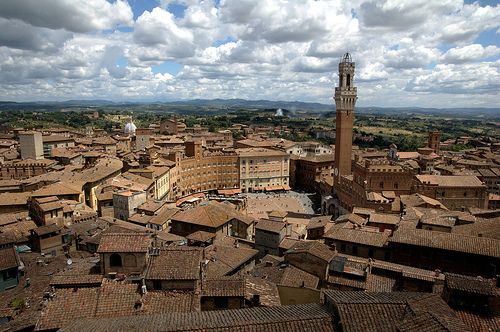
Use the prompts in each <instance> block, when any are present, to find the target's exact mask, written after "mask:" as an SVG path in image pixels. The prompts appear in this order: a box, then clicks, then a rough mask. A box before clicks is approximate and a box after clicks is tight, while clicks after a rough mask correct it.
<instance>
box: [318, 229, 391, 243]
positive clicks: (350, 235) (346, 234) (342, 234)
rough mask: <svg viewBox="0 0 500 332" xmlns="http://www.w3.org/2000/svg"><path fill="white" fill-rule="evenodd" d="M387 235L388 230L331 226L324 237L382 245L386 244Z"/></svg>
mask: <svg viewBox="0 0 500 332" xmlns="http://www.w3.org/2000/svg"><path fill="white" fill-rule="evenodd" d="M389 235H390V233H389V232H378V231H371V230H368V229H366V228H361V229H359V228H354V229H351V228H332V229H330V230H329V231H328V232H327V233H326V234H325V235H324V237H325V238H328V239H331V240H334V241H342V242H349V243H357V244H362V245H367V246H373V247H384V246H385V245H386V244H387V240H388V239H389Z"/></svg>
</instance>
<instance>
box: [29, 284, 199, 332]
mask: <svg viewBox="0 0 500 332" xmlns="http://www.w3.org/2000/svg"><path fill="white" fill-rule="evenodd" d="M197 303H199V298H198V297H197V296H196V295H194V294H193V293H187V292H186V293H181V292H175V293H174V292H148V293H146V294H145V295H142V296H141V294H140V293H139V292H138V285H137V284H124V283H117V282H113V281H111V282H109V281H108V282H104V283H103V285H102V286H101V287H95V288H78V289H58V290H57V291H56V293H55V297H54V298H53V299H52V300H50V301H49V303H48V305H47V306H46V307H45V308H44V309H43V311H42V314H41V317H40V319H39V321H38V323H37V325H36V330H52V329H58V328H61V327H63V326H66V325H68V324H70V323H72V322H74V321H75V320H77V319H83V318H91V319H92V320H96V319H99V318H106V317H123V316H131V315H134V316H136V315H151V314H155V313H166V312H187V311H192V310H197V309H199V304H197ZM83 330H84V331H87V330H89V329H87V328H84V329H83ZM139 330H142V329H139Z"/></svg>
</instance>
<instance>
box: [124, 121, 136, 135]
mask: <svg viewBox="0 0 500 332" xmlns="http://www.w3.org/2000/svg"><path fill="white" fill-rule="evenodd" d="M136 129H137V127H136V126H135V124H134V123H133V122H132V121H131V122H129V123H127V124H126V125H125V128H124V129H123V132H124V133H125V134H129V135H132V134H135V130H136Z"/></svg>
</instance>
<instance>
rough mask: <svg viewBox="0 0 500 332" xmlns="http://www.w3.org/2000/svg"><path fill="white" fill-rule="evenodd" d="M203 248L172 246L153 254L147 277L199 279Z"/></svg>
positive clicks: (158, 278) (156, 278)
mask: <svg viewBox="0 0 500 332" xmlns="http://www.w3.org/2000/svg"><path fill="white" fill-rule="evenodd" d="M201 254H202V250H201V249H199V248H192V247H172V248H167V249H164V250H160V254H159V255H158V256H151V257H150V263H149V267H148V270H147V272H146V279H152V280H198V279H199V278H200V262H201Z"/></svg>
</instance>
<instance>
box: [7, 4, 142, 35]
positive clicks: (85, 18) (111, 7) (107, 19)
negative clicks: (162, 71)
mask: <svg viewBox="0 0 500 332" xmlns="http://www.w3.org/2000/svg"><path fill="white" fill-rule="evenodd" d="M0 16H1V17H4V18H9V19H19V20H22V21H24V22H26V23H28V24H31V25H33V26H37V27H44V28H49V29H54V30H56V29H66V30H68V31H74V32H89V31H94V30H103V29H112V28H114V27H115V26H117V25H130V24H132V16H133V15H132V9H131V8H130V6H129V4H128V3H127V2H126V1H123V0H117V1H116V2H113V3H110V2H108V1H106V0H85V1H73V0H43V1H39V0H15V1H0Z"/></svg>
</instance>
